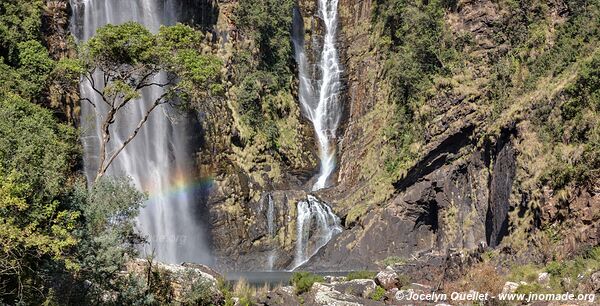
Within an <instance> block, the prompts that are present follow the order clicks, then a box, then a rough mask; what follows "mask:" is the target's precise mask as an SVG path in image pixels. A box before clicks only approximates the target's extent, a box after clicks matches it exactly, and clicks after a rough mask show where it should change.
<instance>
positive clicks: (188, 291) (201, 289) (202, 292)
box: [181, 271, 219, 306]
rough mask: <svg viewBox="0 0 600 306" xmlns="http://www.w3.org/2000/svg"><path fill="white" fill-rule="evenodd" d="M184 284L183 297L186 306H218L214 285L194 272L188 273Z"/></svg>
mask: <svg viewBox="0 0 600 306" xmlns="http://www.w3.org/2000/svg"><path fill="white" fill-rule="evenodd" d="M185 279H186V280H185V281H184V282H183V284H184V285H185V287H184V288H183V294H182V297H181V300H182V303H183V304H184V305H198V306H205V305H206V306H208V305H217V304H219V301H218V299H217V296H216V295H215V292H214V290H213V284H212V283H211V282H210V281H209V280H207V279H205V278H202V277H201V276H199V275H197V274H196V273H195V272H193V271H188V272H187V274H186V275H185Z"/></svg>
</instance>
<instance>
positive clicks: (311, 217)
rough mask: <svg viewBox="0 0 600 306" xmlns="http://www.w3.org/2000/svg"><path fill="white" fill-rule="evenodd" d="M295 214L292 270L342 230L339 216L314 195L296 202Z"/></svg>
mask: <svg viewBox="0 0 600 306" xmlns="http://www.w3.org/2000/svg"><path fill="white" fill-rule="evenodd" d="M297 214H298V219H297V221H296V257H295V258H294V268H293V269H292V270H294V269H296V268H297V267H299V266H301V265H303V264H304V263H306V262H307V261H308V260H309V259H310V258H311V257H312V256H313V255H315V254H316V253H317V252H318V251H319V249H321V248H322V247H323V246H325V245H326V244H327V243H328V242H329V240H331V238H333V236H335V235H336V234H339V233H341V232H342V227H341V226H340V218H338V216H336V215H335V214H334V213H333V211H331V208H330V207H329V206H327V205H326V204H325V203H323V202H320V201H319V200H318V199H317V198H315V197H314V196H311V195H309V196H308V198H307V199H306V200H304V201H300V202H298V212H297Z"/></svg>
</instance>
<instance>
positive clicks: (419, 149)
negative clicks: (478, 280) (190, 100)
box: [183, 0, 600, 271]
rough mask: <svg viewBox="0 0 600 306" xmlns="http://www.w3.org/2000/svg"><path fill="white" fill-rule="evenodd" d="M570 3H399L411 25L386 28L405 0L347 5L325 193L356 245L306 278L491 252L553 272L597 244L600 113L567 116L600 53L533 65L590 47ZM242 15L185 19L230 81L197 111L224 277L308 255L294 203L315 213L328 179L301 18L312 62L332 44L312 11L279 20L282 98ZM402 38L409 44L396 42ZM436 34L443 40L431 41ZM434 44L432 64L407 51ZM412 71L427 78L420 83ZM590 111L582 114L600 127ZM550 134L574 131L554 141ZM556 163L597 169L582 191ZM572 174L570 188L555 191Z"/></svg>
mask: <svg viewBox="0 0 600 306" xmlns="http://www.w3.org/2000/svg"><path fill="white" fill-rule="evenodd" d="M575 2H576V1H550V2H548V3H544V4H540V3H533V2H532V3H529V2H528V3H526V4H523V5H521V6H515V5H514V4H513V3H512V2H510V1H506V2H500V3H496V2H492V1H462V0H461V1H442V2H415V3H411V4H402V5H399V7H401V9H402V10H403V11H402V14H404V15H403V17H405V18H404V19H403V20H404V21H402V20H401V21H398V20H394V19H393V18H389V17H388V18H387V19H386V18H384V17H382V16H384V15H385V8H387V7H388V6H392V5H393V3H394V1H391V0H388V1H374V0H361V1H359V0H340V2H339V14H340V22H339V33H338V43H337V46H338V49H339V50H340V57H341V65H342V67H343V75H342V84H343V86H342V88H343V90H342V96H341V99H342V110H341V112H342V118H341V126H340V128H339V130H338V135H340V136H339V138H338V142H337V147H338V161H339V162H338V165H337V168H336V172H334V174H333V175H332V180H331V181H332V184H333V186H332V187H331V188H328V189H324V190H320V191H318V192H317V193H316V196H317V197H319V198H321V199H323V200H325V201H326V202H327V203H329V204H330V205H331V207H332V208H333V210H334V212H335V213H336V214H337V215H338V216H340V218H341V220H342V222H343V227H344V230H343V231H342V233H341V234H339V235H338V236H336V237H334V238H333V240H332V241H330V242H329V243H328V244H327V245H326V246H325V247H324V248H322V249H321V250H320V251H319V252H318V253H317V254H316V255H315V256H314V258H313V259H311V260H310V261H309V262H308V263H306V264H305V265H304V266H302V267H301V268H304V269H326V270H338V269H339V270H347V269H364V268H371V267H375V266H376V265H378V264H381V262H382V261H383V260H384V259H386V258H388V257H392V256H397V257H401V258H403V259H405V260H410V259H414V258H419V257H422V255H425V254H429V255H431V254H433V255H439V256H445V255H446V254H448V253H450V252H453V251H455V250H472V249H476V248H480V247H488V246H489V247H493V248H500V249H502V250H503V252H505V253H507V254H508V255H509V256H512V257H515V258H521V260H524V259H523V258H534V259H544V258H546V257H548V256H556V254H549V253H548V252H544V249H548V246H549V245H552V247H553V249H557V250H562V251H563V252H562V253H564V254H571V253H575V252H577V251H578V250H579V249H581V248H582V246H585V245H594V244H597V243H598V237H599V236H600V235H599V232H598V231H599V229H600V226H599V222H598V220H599V216H598V214H597V213H594V212H596V211H598V210H599V205H600V200H599V195H598V173H597V170H594V169H597V165H598V161H597V160H598V159H597V155H594V154H596V153H594V152H597V146H594V145H593V144H594V142H593V141H594V140H593V139H596V138H594V137H597V136H594V135H597V128H595V129H594V126H596V127H597V126H598V124H597V123H598V121H597V115H590V116H588V117H586V118H587V119H586V120H587V121H585V122H581V121H577V122H576V121H574V119H569V118H567V119H565V118H566V117H565V115H564V112H563V111H562V109H563V108H564V107H563V105H565V103H566V102H565V101H568V100H569V99H570V98H569V97H570V96H569V95H570V93H569V88H571V87H573V86H576V85H577V84H579V83H581V82H580V80H581V79H582V72H581V71H582V70H583V69H584V68H585V67H588V66H589V65H592V64H593V63H594V59H593V57H594V53H591V55H586V50H589V48H587V47H586V46H588V45H589V46H592V45H594V44H595V40H594V39H591V38H590V40H589V43H588V44H587V45H586V44H584V45H583V46H582V47H580V49H577V50H576V53H577V54H578V55H577V56H576V58H575V59H572V60H551V61H550V62H552V63H553V64H547V67H549V68H547V70H546V71H537V70H536V68H535V66H536V65H541V64H540V63H545V62H543V61H548V60H547V59H546V58H551V59H552V58H553V57H557V56H559V55H556V54H560V52H559V51H560V50H558V51H557V50H556V49H557V48H562V47H561V46H562V45H563V44H564V42H563V41H564V40H565V38H564V37H568V36H569V35H583V36H584V35H591V36H589V37H592V36H593V33H576V34H569V32H568V29H569V28H568V26H570V24H575V25H576V24H577V22H580V21H578V20H580V19H581V20H586V19H585V18H588V17H589V18H593V17H594V16H595V15H593V14H595V13H593V12H592V13H585V12H583V13H582V12H581V11H580V10H579V9H578V8H577V4H576V3H575ZM243 3H245V2H244V1H204V2H202V3H201V4H195V6H193V7H194V9H193V10H186V12H189V13H190V16H188V17H187V21H188V22H191V23H195V24H198V25H200V26H201V27H203V28H204V29H206V30H207V31H208V34H207V37H206V46H205V47H206V48H207V49H210V50H212V51H211V52H214V53H216V54H219V56H220V57H221V58H222V59H223V60H224V61H225V63H226V65H225V66H226V67H225V68H224V73H225V75H226V76H227V84H226V94H225V96H224V97H222V98H220V99H217V100H216V101H211V103H206V104H203V105H199V106H198V118H199V120H200V122H202V129H201V130H200V131H198V133H199V134H200V136H201V138H202V140H201V150H200V152H198V154H197V163H198V169H197V172H198V173H199V174H198V175H199V177H201V178H202V180H203V181H204V182H207V184H205V185H203V192H202V195H201V196H200V197H199V199H197V202H198V203H202V205H203V210H204V211H208V212H209V213H208V214H203V215H202V217H203V218H206V222H207V223H208V224H209V229H208V230H209V233H210V235H209V236H210V237H211V242H210V244H211V248H212V251H213V253H214V256H215V257H216V259H217V266H218V267H219V268H220V269H222V270H224V271H226V270H265V269H270V268H272V269H286V268H290V267H291V265H292V264H293V262H294V253H295V247H296V246H295V245H296V242H297V240H298V238H297V237H296V236H297V230H296V229H297V224H296V220H297V217H298V216H297V211H296V210H297V203H298V202H299V201H303V200H306V199H307V197H308V194H309V192H310V189H311V187H312V186H313V185H314V176H315V174H316V171H315V169H317V166H318V150H317V147H316V143H317V141H316V139H315V136H314V131H313V128H312V126H311V123H310V121H309V120H307V119H306V117H305V116H303V114H302V112H301V108H300V105H299V101H298V90H299V87H298V81H297V71H294V69H297V68H294V67H296V65H295V63H294V62H293V61H292V55H293V53H291V39H290V37H291V34H290V33H291V23H292V19H293V16H292V12H293V11H294V10H293V8H294V7H296V6H297V9H298V11H299V12H300V14H301V15H302V16H303V22H304V35H305V43H306V50H307V58H308V59H309V61H310V62H311V63H315V61H316V60H317V59H318V53H317V52H315V50H318V47H319V40H318V39H315V38H318V37H321V36H322V35H323V33H324V29H323V25H322V22H321V21H320V19H319V18H318V14H317V9H318V6H317V1H313V0H301V1H298V3H295V2H293V1H285V3H283V4H281V5H280V7H279V9H281V11H276V12H275V11H274V12H272V14H273V16H281V17H277V18H272V21H273V22H274V23H277V26H279V27H282V28H283V29H285V30H282V32H279V31H274V30H273V29H269V31H274V32H272V33H271V32H269V34H273V35H274V36H277V35H281V37H283V40H282V41H284V43H282V44H283V45H282V46H283V47H282V49H285V48H288V47H289V48H290V50H289V51H290V52H288V53H287V55H288V56H289V59H287V60H288V62H286V63H287V64H288V66H289V67H292V69H291V70H290V71H288V72H287V74H285V75H286V77H288V79H286V80H287V81H284V82H279V81H276V82H275V83H278V82H279V83H284V85H273V82H272V80H271V79H270V78H271V76H269V73H270V72H269V71H268V69H267V68H264V67H263V66H264V63H263V62H262V61H264V59H262V58H261V54H262V53H264V52H263V51H264V50H263V49H261V48H263V47H264V46H262V45H261V44H259V43H257V40H256V37H255V33H256V32H257V29H255V28H252V27H248V26H247V25H246V23H248V22H246V21H244V19H243V18H240V16H239V15H240V14H241V13H240V12H241V11H243V9H240V7H244V4H243ZM260 3H261V4H260V5H267V4H265V3H269V2H260ZM183 5H186V7H187V5H188V4H185V3H184V4H183ZM257 5H258V4H257ZM194 11H201V12H202V13H201V14H197V13H192V12H194ZM585 14H592V15H591V17H590V16H587V15H585ZM390 20H391V21H390ZM528 20H529V21H528ZM531 20H536V22H537V23H536V24H539V27H533V26H530V23H531V22H530V21H531ZM411 22H413V23H414V24H411ZM581 22H583V21H581ZM390 23H391V24H392V25H393V26H395V27H394V28H395V29H399V30H397V32H398V33H401V34H402V35H400V36H398V35H399V34H397V33H390ZM428 31H430V32H433V34H431V33H429V32H428ZM281 33H287V34H281ZM286 35H287V36H286ZM428 35H433V36H432V37H434V39H433V40H432V41H433V42H431V41H428V42H422V41H419V38H420V37H428ZM586 37H587V36H586ZM286 39H288V40H287V44H286V43H285V41H286ZM427 44H430V45H434V48H433V49H434V50H433V51H432V50H431V49H427V48H425V49H423V50H421V49H417V50H413V49H411V48H413V47H411V46H410V45H414V46H416V47H414V48H418V47H422V46H427ZM403 48H404V49H403ZM586 48H587V49H586ZM390 50H396V51H393V52H392V51H390ZM397 50H403V52H400V51H397ZM394 52H395V53H394ZM574 52H575V51H574ZM400 53H404V54H409V55H407V56H413V58H410V59H409V60H406V59H405V58H403V57H402V55H401V54H400ZM419 54H429V55H431V58H433V59H431V58H427V59H425V60H423V61H424V62H429V61H432V62H434V64H433V66H435V67H434V68H435V69H432V68H431V67H429V66H427V65H423V66H420V67H417V68H414V67H412V66H411V62H412V61H414V62H418V61H419V60H421V59H420V58H419V56H418V55H419ZM525 59H527V60H525ZM528 61H530V62H528ZM556 63H564V64H562V66H560V67H557V66H556V65H558V64H556ZM590 63H592V64H590ZM544 65H546V64H544ZM413 68H414V69H416V70H415V71H416V72H417V73H416V74H417V75H418V76H414V75H410V74H409V72H410V71H411V69H413ZM256 71H258V73H253V72H256ZM407 71H408V72H407ZM394 73H397V74H400V75H397V74H394ZM247 75H250V76H251V78H246V77H245V76H247ZM416 79H420V81H418V82H417V81H415V80H416ZM422 79H426V80H425V81H423V80H422ZM398 80H401V82H400V81H398ZM279 83H278V84H279ZM411 86H412V87H411ZM399 90H404V91H405V92H406V94H405V97H402V99H404V100H402V99H399V98H398V96H399V95H400V94H399ZM591 105H592V106H589V105H588V106H584V107H583V108H580V109H578V110H577V111H578V112H582V111H583V110H587V111H592V112H593V114H596V113H597V109H596V110H594V108H593V107H594V106H593V105H594V104H593V103H592V104H591ZM571 118H572V117H571ZM552 125H554V127H555V126H560V127H561V129H560V132H559V135H558V136H556V135H555V136H552V137H553V138H552V137H550V138H548V137H549V136H548V134H549V132H548V130H549V129H551V128H554V127H553V126H552ZM575 126H579V127H581V128H576V127H575ZM554 133H555V132H554ZM550 134H551V133H550ZM578 135H579V136H578ZM581 135H584V136H581ZM577 137H579V138H577ZM590 152H591V153H590ZM584 157H585V158H584ZM553 164H564V165H569V167H571V166H572V167H573V168H575V169H580V168H577V167H583V169H588V170H591V171H584V170H582V171H580V172H585V173H586V176H585V177H583V178H582V179H581V180H578V181H576V180H575V179H576V176H575V175H574V174H572V173H571V172H568V171H567V170H568V169H566V170H565V169H563V168H560V167H559V168H557V167H554V168H552V167H551V165H553ZM565 171H567V172H565ZM569 171H570V170H569ZM565 173H566V174H565ZM564 175H567V177H568V178H569V179H570V181H569V180H567V181H566V182H565V183H562V182H557V180H558V179H557V178H561V177H563V176H564ZM548 233H559V234H556V235H555V234H552V235H550V236H549V234H548ZM556 237H559V238H556ZM529 246H534V247H529ZM555 253H556V252H555ZM565 256H567V255H565Z"/></svg>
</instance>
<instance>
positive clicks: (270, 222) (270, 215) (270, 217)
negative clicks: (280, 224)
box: [267, 194, 275, 271]
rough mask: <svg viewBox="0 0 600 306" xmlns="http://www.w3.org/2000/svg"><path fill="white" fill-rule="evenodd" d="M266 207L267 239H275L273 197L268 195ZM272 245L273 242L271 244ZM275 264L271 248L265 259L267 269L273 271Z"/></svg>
mask: <svg viewBox="0 0 600 306" xmlns="http://www.w3.org/2000/svg"><path fill="white" fill-rule="evenodd" d="M267 200H268V206H267V233H268V234H269V239H271V240H273V239H275V205H274V203H273V196H271V195H270V194H269V196H268V197H267ZM271 244H272V245H273V242H271ZM274 263H275V249H274V248H272V249H271V251H270V252H269V257H268V258H267V268H268V269H269V271H271V270H273V264H274Z"/></svg>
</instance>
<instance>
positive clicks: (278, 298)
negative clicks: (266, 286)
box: [262, 286, 301, 306]
mask: <svg viewBox="0 0 600 306" xmlns="http://www.w3.org/2000/svg"><path fill="white" fill-rule="evenodd" d="M262 304H263V305H265V306H275V305H290V306H297V305H301V304H300V301H299V300H298V296H297V295H296V292H295V289H294V287H290V286H286V287H278V288H276V289H275V290H273V291H270V292H269V293H268V294H267V297H266V299H265V301H263V302H262Z"/></svg>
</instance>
